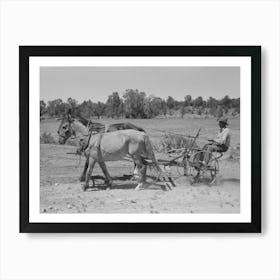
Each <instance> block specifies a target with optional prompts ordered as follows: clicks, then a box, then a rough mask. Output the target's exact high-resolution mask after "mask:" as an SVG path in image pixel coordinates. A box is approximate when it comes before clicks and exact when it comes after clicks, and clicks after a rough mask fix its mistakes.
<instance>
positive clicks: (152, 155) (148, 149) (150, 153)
mask: <svg viewBox="0 0 280 280" xmlns="http://www.w3.org/2000/svg"><path fill="white" fill-rule="evenodd" d="M144 143H145V149H146V155H147V158H148V159H150V160H152V163H153V165H154V166H155V167H156V169H157V171H159V172H161V169H160V167H159V164H158V161H157V159H156V156H155V153H154V149H153V146H152V143H151V141H150V138H149V136H148V135H147V134H145V135H144Z"/></svg>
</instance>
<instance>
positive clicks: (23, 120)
mask: <svg viewBox="0 0 280 280" xmlns="http://www.w3.org/2000/svg"><path fill="white" fill-rule="evenodd" d="M32 56H218V57H219V56H248V57H251V106H252V110H251V186H250V187H251V222H250V223H32V222H30V221H29V149H30V147H29V98H30V97H29V58H30V57H32ZM19 85H20V87H19V100H20V108H19V109H20V110H19V111H20V112H19V114H20V227H19V228H20V229H19V230H20V232H21V233H35V232H36V233H46V232H48V233H51V232H52V233H74V232H75V233H187V232H188V233H214V232H216V233H218V232H219V233H241V232H244V233H246V232H247V233H248V232H251V233H253V232H254V233H259V232H261V47H260V46H19ZM38 141H39V140H38Z"/></svg>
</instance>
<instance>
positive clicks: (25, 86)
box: [19, 46, 261, 233]
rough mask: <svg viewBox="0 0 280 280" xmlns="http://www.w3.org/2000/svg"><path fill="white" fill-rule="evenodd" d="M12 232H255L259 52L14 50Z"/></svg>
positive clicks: (255, 48)
mask: <svg viewBox="0 0 280 280" xmlns="http://www.w3.org/2000/svg"><path fill="white" fill-rule="evenodd" d="M19 79H20V89H19V95H20V232H30V233H32V232H104V233H117V232H124V233H133V232H135V233H145V232H147V233H149V232H151V233H171V232H172V233H182V232H186V233H187V232H206V233H210V232H244V233H245V232H256V233H257V232H261V47H260V46H20V47H19Z"/></svg>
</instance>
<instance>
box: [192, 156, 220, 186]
mask: <svg viewBox="0 0 280 280" xmlns="http://www.w3.org/2000/svg"><path fill="white" fill-rule="evenodd" d="M189 165H190V168H191V169H192V171H191V175H192V180H191V184H196V183H199V182H207V183H208V184H210V185H211V184H213V183H214V182H215V180H216V177H217V174H218V172H219V162H218V160H217V159H216V158H215V157H214V156H213V154H212V153H210V152H208V151H198V152H196V153H194V154H193V155H192V156H191V157H190V159H189Z"/></svg>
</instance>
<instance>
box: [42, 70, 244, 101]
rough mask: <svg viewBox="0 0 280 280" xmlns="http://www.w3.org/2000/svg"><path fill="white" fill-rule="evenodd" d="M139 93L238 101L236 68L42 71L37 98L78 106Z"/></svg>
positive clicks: (238, 76) (180, 97) (177, 97)
mask: <svg viewBox="0 0 280 280" xmlns="http://www.w3.org/2000/svg"><path fill="white" fill-rule="evenodd" d="M126 89H138V90H139V91H144V92H146V94H147V95H154V96H156V97H161V98H165V99H166V98H167V97H168V96H172V97H173V98H175V99H176V100H184V97H185V96H186V95H188V94H189V95H191V96H192V97H193V99H194V98H196V97H198V96H202V97H203V99H205V100H206V99H207V98H209V97H210V96H212V97H214V98H216V99H220V98H222V97H224V96H225V95H229V96H230V97H231V98H238V97H240V68H239V67H41V68H40V98H41V100H44V101H49V100H53V99H57V98H61V99H62V100H63V101H66V100H67V98H68V97H71V98H74V99H76V100H78V101H79V102H82V101H84V100H89V99H91V100H92V101H93V102H97V101H102V102H105V101H106V100H107V97H108V95H110V94H112V93H113V92H115V91H117V92H118V93H119V94H120V96H122V95H123V93H124V92H125V90H126Z"/></svg>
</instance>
